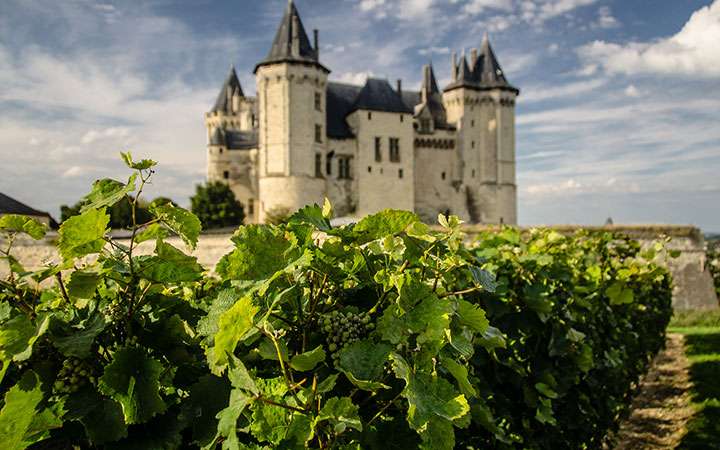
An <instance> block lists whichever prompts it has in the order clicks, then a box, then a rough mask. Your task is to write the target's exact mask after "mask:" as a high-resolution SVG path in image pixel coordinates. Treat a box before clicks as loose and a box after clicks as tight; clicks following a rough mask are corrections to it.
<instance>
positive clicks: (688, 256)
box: [0, 225, 718, 310]
mask: <svg viewBox="0 0 720 450" xmlns="http://www.w3.org/2000/svg"><path fill="white" fill-rule="evenodd" d="M553 228H555V229H556V230H558V231H560V232H562V233H573V232H575V231H576V230H577V229H579V228H580V227H578V226H556V227H553ZM584 228H590V229H598V230H608V231H617V232H621V233H625V234H628V235H629V236H630V237H632V238H634V239H637V240H639V241H640V242H641V243H642V244H643V245H647V246H649V245H652V244H653V243H654V242H655V241H656V240H657V239H658V238H661V237H663V236H670V237H671V238H672V240H671V241H670V243H669V244H668V246H667V247H668V248H669V249H676V250H680V251H681V255H680V257H678V258H676V259H668V261H669V262H668V267H669V269H670V272H671V273H672V276H673V280H674V284H675V286H674V290H673V306H674V307H675V309H678V310H685V309H716V308H718V299H717V297H716V295H715V290H714V288H713V282H712V277H711V275H710V272H709V271H708V270H707V267H706V261H705V249H704V246H705V243H704V239H703V237H702V234H701V233H700V230H698V229H697V228H695V227H691V226H650V227H648V226H610V227H584ZM488 229H493V228H492V227H486V226H478V225H469V226H467V227H466V229H465V231H466V233H467V236H468V238H472V237H473V236H474V235H475V234H477V233H478V232H479V231H481V230H488ZM231 234H232V231H231V230H227V231H224V232H219V233H206V234H203V235H202V236H201V237H200V241H199V243H198V247H197V249H196V250H195V251H194V252H192V254H193V255H194V256H196V257H197V258H198V261H199V262H200V264H202V265H203V267H205V268H207V269H209V270H210V269H212V268H214V266H215V264H216V263H217V261H218V260H219V259H220V257H222V256H223V255H225V254H226V253H228V252H230V251H231V250H232V248H233V245H232V242H231V241H230V236H231ZM56 239H57V235H56V234H54V233H51V234H49V235H48V236H47V237H46V238H45V239H44V240H41V241H32V240H29V239H18V241H17V242H16V245H15V247H14V251H13V254H14V255H15V257H16V258H18V259H19V260H20V262H21V263H22V264H23V265H24V266H25V267H26V268H27V269H39V268H41V267H42V266H43V264H44V263H45V262H46V261H56V262H57V261H59V257H58V255H57V252H56V251H55V247H54V243H55V241H56ZM168 241H169V242H170V243H171V244H173V245H175V246H177V247H179V248H183V249H184V248H185V247H184V245H183V243H182V242H181V241H180V240H179V239H178V238H170V239H169V240H168ZM152 249H153V244H152V243H149V242H146V243H143V244H142V245H141V246H140V248H139V251H140V252H141V253H150V252H151V251H152ZM186 250H187V249H186ZM6 276H7V266H6V265H5V264H4V263H0V278H5V277H6Z"/></svg>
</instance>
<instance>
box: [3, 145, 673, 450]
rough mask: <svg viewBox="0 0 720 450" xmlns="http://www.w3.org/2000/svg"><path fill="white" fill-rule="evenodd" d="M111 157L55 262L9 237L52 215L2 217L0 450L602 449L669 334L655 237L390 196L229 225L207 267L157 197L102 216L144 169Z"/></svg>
mask: <svg viewBox="0 0 720 450" xmlns="http://www.w3.org/2000/svg"><path fill="white" fill-rule="evenodd" d="M123 158H124V160H125V162H126V164H127V165H128V167H129V168H130V169H132V171H133V172H132V174H131V175H130V177H129V179H128V181H127V182H118V181H114V180H109V179H104V180H99V181H97V182H95V184H94V185H93V187H92V190H91V192H90V193H89V194H88V195H87V196H86V198H85V201H84V204H83V205H82V208H81V211H80V214H79V215H77V216H73V217H71V218H69V219H68V220H66V221H65V222H64V223H63V224H62V226H61V228H60V230H59V239H58V242H57V247H58V250H59V254H60V255H61V256H62V261H61V262H59V263H57V264H51V265H48V266H46V267H44V268H43V269H42V270H38V271H28V270H26V269H25V268H23V265H22V261H19V260H17V259H16V258H15V257H14V256H13V242H14V240H15V239H16V237H17V236H18V235H20V234H25V235H28V236H30V237H31V238H35V239H40V238H42V237H43V236H44V234H45V228H44V226H43V225H41V224H39V223H37V222H35V221H33V220H32V219H29V218H25V217H22V216H12V215H8V216H3V217H0V233H2V234H3V236H4V237H3V239H2V240H0V243H2V248H0V259H2V260H3V261H4V263H7V264H8V266H9V267H10V275H9V277H8V278H7V279H5V280H2V281H0V359H1V362H2V367H1V368H0V395H1V397H2V409H1V410H0V442H2V443H3V448H4V449H23V448H33V449H65V448H73V447H77V448H87V447H94V448H113V449H115V448H118V449H119V448H125V449H176V448H203V449H216V448H222V449H301V448H319V449H417V448H423V449H433V450H443V449H453V448H463V449H487V448H498V449H512V448H527V449H581V448H587V449H593V448H602V446H603V445H604V444H605V443H606V442H607V439H608V436H610V435H611V434H612V432H613V431H614V430H615V429H616V427H617V425H618V422H619V421H620V419H621V418H622V417H623V416H624V415H625V414H626V413H627V411H628V408H629V405H630V401H631V399H632V395H633V392H634V389H635V387H636V386H637V382H638V380H639V378H640V376H641V375H643V374H644V373H645V372H646V370H647V368H648V367H649V364H650V361H651V359H652V357H653V356H654V355H655V354H656V353H657V352H658V351H659V349H660V348H661V347H662V346H663V342H664V338H665V328H666V326H667V323H668V321H669V320H670V316H671V314H672V308H671V280H670V276H669V275H668V273H667V271H666V270H665V269H664V268H662V267H660V266H658V265H657V264H655V263H654V262H653V261H655V260H656V254H657V252H660V251H662V248H661V246H657V247H655V248H648V249H642V250H641V248H640V246H639V245H638V244H637V243H636V242H634V241H632V240H630V239H627V238H625V237H623V236H619V235H615V234H612V233H607V232H579V233H576V234H574V235H572V236H564V235H561V234H559V233H557V232H555V231H551V230H533V231H529V232H520V231H518V230H516V229H513V228H504V229H502V230H501V231H499V232H486V233H482V234H480V235H478V236H477V237H476V238H475V239H474V241H473V242H472V243H471V244H467V243H466V241H467V240H466V239H464V236H463V235H462V233H461V231H460V221H459V220H458V218H457V217H454V216H450V217H446V216H442V215H441V216H440V217H439V222H440V225H441V227H442V231H432V230H430V228H429V227H428V226H427V225H425V224H423V223H422V222H420V221H419V219H418V218H417V216H415V215H414V214H413V213H410V212H406V211H393V210H386V211H383V212H380V213H378V214H375V215H372V216H368V217H366V218H364V219H362V220H360V221H359V222H358V223H356V224H351V225H345V226H340V227H332V226H331V224H330V218H331V216H332V208H331V205H330V204H329V203H328V202H326V203H325V205H323V206H322V207H321V206H317V205H314V206H307V207H305V208H303V209H301V210H300V211H298V212H296V213H295V214H294V215H292V216H291V217H290V218H289V219H288V220H287V221H286V222H285V223H282V224H279V225H247V226H242V227H240V228H238V230H237V231H236V232H235V234H234V236H233V237H232V241H233V243H234V245H235V247H234V250H233V251H232V252H230V253H229V254H227V255H225V256H224V257H223V258H222V259H221V260H220V261H219V262H218V264H217V266H216V268H215V271H214V272H213V273H210V272H208V271H207V270H205V269H204V268H203V267H202V266H200V265H199V264H198V263H197V260H196V259H195V258H194V257H193V256H191V255H190V254H189V253H190V251H191V250H192V249H193V248H194V246H195V245H196V243H197V240H198V236H199V234H200V231H201V227H200V222H199V220H198V219H197V218H196V217H195V216H194V215H193V214H192V213H190V212H188V211H186V210H184V209H182V208H180V207H177V206H174V205H172V204H159V205H153V206H152V207H151V208H150V210H149V212H150V219H149V220H148V221H146V222H145V223H137V222H136V220H135V215H134V214H133V224H132V227H131V230H130V231H131V233H132V237H131V239H130V240H129V243H128V244H127V245H126V244H124V243H119V242H117V241H115V240H113V239H112V238H111V237H110V234H109V231H110V230H109V229H108V223H109V216H108V214H107V212H106V211H107V208H109V207H111V206H113V205H115V204H116V203H118V202H125V201H129V202H130V205H131V207H132V208H133V210H134V209H135V206H136V204H135V203H136V199H138V198H140V195H141V194H142V192H143V189H144V187H145V185H146V183H147V182H148V181H149V180H150V179H151V178H152V176H153V175H154V169H153V168H154V166H155V163H154V162H153V161H150V160H142V161H133V160H132V158H131V156H130V155H129V154H124V155H123ZM171 235H177V236H180V237H181V238H182V240H183V241H184V243H185V244H186V247H187V248H185V249H182V248H177V247H175V246H173V245H171V244H169V243H168V242H166V238H168V237H169V236H171ZM146 241H150V242H154V243H155V247H154V248H155V250H154V253H153V254H151V255H145V254H143V255H140V254H138V252H137V248H136V247H137V245H138V244H140V243H142V242H146ZM39 286H42V288H41V287H39Z"/></svg>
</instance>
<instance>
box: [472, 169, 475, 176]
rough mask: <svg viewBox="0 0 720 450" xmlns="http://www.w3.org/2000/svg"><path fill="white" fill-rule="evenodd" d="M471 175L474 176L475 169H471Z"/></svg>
mask: <svg viewBox="0 0 720 450" xmlns="http://www.w3.org/2000/svg"><path fill="white" fill-rule="evenodd" d="M472 177H473V178H475V169H473V170H472Z"/></svg>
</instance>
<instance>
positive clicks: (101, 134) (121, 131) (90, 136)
mask: <svg viewBox="0 0 720 450" xmlns="http://www.w3.org/2000/svg"><path fill="white" fill-rule="evenodd" d="M129 134H130V130H128V129H127V128H124V127H110V128H106V129H104V130H99V131H96V130H90V131H88V132H87V133H85V134H84V135H83V137H82V138H81V139H80V142H82V143H83V144H92V143H93V142H95V141H98V140H100V139H103V138H123V137H127V136H128V135H129Z"/></svg>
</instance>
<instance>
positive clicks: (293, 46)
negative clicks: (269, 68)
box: [255, 0, 329, 72]
mask: <svg viewBox="0 0 720 450" xmlns="http://www.w3.org/2000/svg"><path fill="white" fill-rule="evenodd" d="M317 39H318V38H317V34H316V35H315V42H317ZM318 54H319V51H318V49H317V48H313V47H312V45H311V44H310V39H309V38H308V35H307V33H306V32H305V27H304V26H303V23H302V20H300V14H299V13H298V10H297V8H296V7H295V3H293V1H292V0H289V1H288V5H287V8H286V9H285V14H284V15H283V18H282V20H281V21H280V26H279V27H278V30H277V33H275V39H274V40H273V43H272V47H270V51H269V52H268V54H267V56H266V57H265V59H264V60H262V61H260V63H258V65H257V66H255V72H257V69H258V67H260V66H264V65H268V64H273V63H281V62H298V63H301V64H313V65H318V66H320V67H322V65H320V63H319V61H318ZM322 68H323V69H324V70H326V71H328V72H329V70H327V69H325V68H324V67H322Z"/></svg>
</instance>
